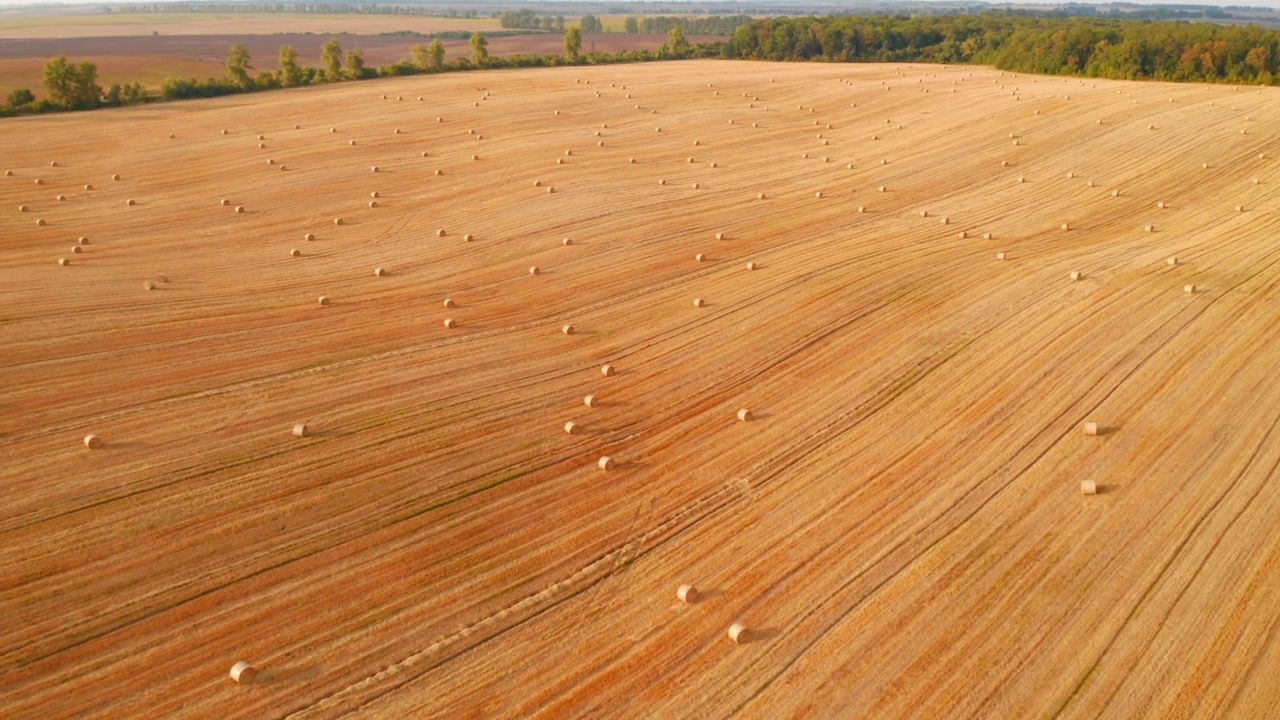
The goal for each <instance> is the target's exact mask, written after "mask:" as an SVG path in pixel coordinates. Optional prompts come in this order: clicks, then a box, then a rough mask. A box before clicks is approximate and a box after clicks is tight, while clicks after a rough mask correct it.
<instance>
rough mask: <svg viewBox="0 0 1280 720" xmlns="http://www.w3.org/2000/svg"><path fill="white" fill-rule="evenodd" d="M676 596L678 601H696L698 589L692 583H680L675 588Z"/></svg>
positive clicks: (691, 602) (690, 602)
mask: <svg viewBox="0 0 1280 720" xmlns="http://www.w3.org/2000/svg"><path fill="white" fill-rule="evenodd" d="M676 597H677V598H679V599H680V602H683V603H689V604H693V603H695V602H697V601H698V591H697V589H696V588H694V587H693V586H692V585H681V586H680V587H678V588H676Z"/></svg>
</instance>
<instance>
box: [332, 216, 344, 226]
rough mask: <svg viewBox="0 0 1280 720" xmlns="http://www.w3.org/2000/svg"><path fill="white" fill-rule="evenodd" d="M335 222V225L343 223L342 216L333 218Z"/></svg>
mask: <svg viewBox="0 0 1280 720" xmlns="http://www.w3.org/2000/svg"><path fill="white" fill-rule="evenodd" d="M333 224H334V225H341V224H342V218H340V217H336V218H334V219H333Z"/></svg>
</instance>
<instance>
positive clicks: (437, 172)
mask: <svg viewBox="0 0 1280 720" xmlns="http://www.w3.org/2000/svg"><path fill="white" fill-rule="evenodd" d="M443 174H444V171H443V170H436V176H437V177H438V176H440V175H443Z"/></svg>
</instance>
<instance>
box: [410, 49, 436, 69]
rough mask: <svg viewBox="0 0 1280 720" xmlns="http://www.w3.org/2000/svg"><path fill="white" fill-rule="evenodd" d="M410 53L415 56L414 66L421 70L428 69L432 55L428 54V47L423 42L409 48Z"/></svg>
mask: <svg viewBox="0 0 1280 720" xmlns="http://www.w3.org/2000/svg"><path fill="white" fill-rule="evenodd" d="M409 54H410V56H412V57H413V66H414V67H416V68H418V69H419V70H426V69H427V68H428V67H430V65H431V57H430V56H429V55H428V54H427V48H426V46H425V45H423V44H422V43H418V44H416V45H414V46H413V47H411V48H409Z"/></svg>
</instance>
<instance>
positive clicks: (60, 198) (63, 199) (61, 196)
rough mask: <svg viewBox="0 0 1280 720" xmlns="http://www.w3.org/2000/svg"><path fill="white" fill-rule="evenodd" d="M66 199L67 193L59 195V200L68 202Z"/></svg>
mask: <svg viewBox="0 0 1280 720" xmlns="http://www.w3.org/2000/svg"><path fill="white" fill-rule="evenodd" d="M66 200H67V196H66V195H59V196H58V202H66Z"/></svg>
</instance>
